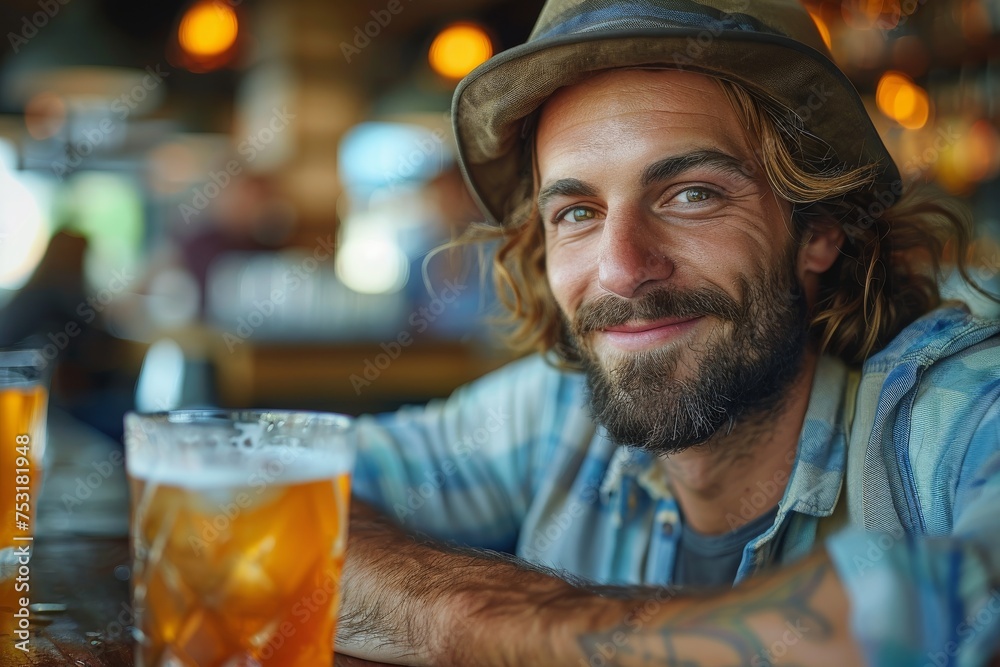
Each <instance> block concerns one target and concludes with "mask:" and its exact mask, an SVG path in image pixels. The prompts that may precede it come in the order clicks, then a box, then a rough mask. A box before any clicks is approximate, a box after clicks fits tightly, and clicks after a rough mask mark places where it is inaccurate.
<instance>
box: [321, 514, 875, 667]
mask: <svg viewBox="0 0 1000 667" xmlns="http://www.w3.org/2000/svg"><path fill="white" fill-rule="evenodd" d="M351 531H352V535H351V541H350V543H349V548H348V559H347V564H346V567H345V580H344V599H343V603H342V611H341V620H340V627H339V629H338V638H337V639H338V644H337V646H338V650H342V651H344V652H346V653H352V654H355V655H360V656H363V657H367V658H370V659H377V660H383V661H390V662H400V663H405V664H412V665H462V666H463V667H475V666H479V665H484V666H485V665H545V666H546V667H559V666H560V665H566V666H567V667H569V666H572V667H579V666H580V665H588V664H589V665H605V664H607V665H622V666H624V667H632V666H639V665H642V666H644V667H648V666H653V665H657V666H659V665H663V666H667V665H682V664H683V665H686V666H689V667H691V666H695V665H706V666H708V665H751V666H756V665H761V666H764V665H783V664H789V665H791V664H796V665H844V664H860V663H861V660H860V657H859V654H858V652H857V649H856V647H855V645H854V642H853V640H852V639H851V637H850V634H849V630H848V611H849V608H848V600H847V596H846V593H845V592H844V590H843V587H842V586H841V584H840V581H839V580H838V578H837V576H836V573H835V572H834V570H833V567H832V566H831V564H830V561H829V559H828V558H827V557H826V555H825V554H817V555H814V556H811V557H810V558H808V559H806V560H805V561H803V562H802V563H799V564H796V565H794V566H792V567H789V568H787V569H784V570H781V571H778V572H775V573H771V574H766V575H763V576H761V577H760V578H758V579H754V580H751V581H749V582H747V583H745V584H743V585H741V586H739V587H737V588H735V589H732V590H726V591H724V592H719V593H714V594H706V595H690V594H688V595H678V594H675V593H673V592H671V591H669V590H667V589H651V588H647V589H589V590H588V589H584V588H582V587H575V586H572V585H570V584H569V583H567V582H566V581H564V580H562V579H559V578H557V577H554V576H550V575H549V574H546V573H544V572H541V571H536V570H533V569H531V568H530V567H528V566H526V565H524V564H520V563H516V562H512V561H507V560H503V559H500V558H486V557H482V556H478V555H472V554H467V553H458V552H451V551H448V550H445V549H442V548H439V547H435V546H432V545H429V544H426V543H421V542H419V541H417V540H415V539H414V538H412V537H410V536H407V535H406V534H404V533H403V532H402V531H400V530H399V529H398V528H396V527H395V526H393V525H392V524H391V523H390V522H388V521H387V520H386V519H383V518H381V517H380V515H378V514H377V513H375V512H374V511H373V510H371V509H369V508H367V507H365V506H363V505H361V504H360V503H359V504H357V507H356V510H355V511H354V513H353V516H352V523H351Z"/></svg>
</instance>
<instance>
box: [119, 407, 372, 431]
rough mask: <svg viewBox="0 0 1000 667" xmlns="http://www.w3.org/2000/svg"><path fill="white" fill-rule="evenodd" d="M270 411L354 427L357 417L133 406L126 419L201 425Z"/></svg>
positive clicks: (310, 412) (314, 412) (317, 412)
mask: <svg viewBox="0 0 1000 667" xmlns="http://www.w3.org/2000/svg"><path fill="white" fill-rule="evenodd" d="M266 415H271V416H273V417H275V418H278V419H280V418H282V417H285V418H289V417H309V418H311V421H314V423H317V424H322V425H326V426H339V427H342V428H348V427H350V426H351V424H352V423H353V421H354V417H352V416H350V415H346V414H342V413H338V412H323V411H320V410H294V409H291V410H288V409H268V408H231V409H230V408H183V409H179V410H159V411H155V412H140V411H137V410H129V411H128V412H126V413H125V420H126V421H131V420H139V421H142V422H147V423H152V424H155V425H157V426H167V425H170V424H190V425H198V424H201V423H206V424H207V423H209V422H208V420H210V419H216V420H224V421H234V422H235V421H245V420H247V418H257V419H260V418H261V417H264V416H266Z"/></svg>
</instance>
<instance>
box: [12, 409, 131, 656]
mask: <svg viewBox="0 0 1000 667" xmlns="http://www.w3.org/2000/svg"><path fill="white" fill-rule="evenodd" d="M123 462H124V459H123V457H122V454H121V445H120V444H118V443H116V442H114V441H112V440H110V439H108V438H106V437H104V436H103V435H102V434H100V433H98V432H96V431H94V430H92V429H89V428H87V427H86V426H84V425H82V424H80V423H79V422H77V421H76V420H73V419H71V418H70V417H68V416H66V415H65V414H63V413H60V412H59V411H57V410H53V411H52V414H51V417H50V419H49V436H48V451H47V452H46V456H45V465H44V478H45V480H44V482H43V488H42V492H41V495H40V497H39V499H38V506H37V510H36V517H37V520H36V526H35V543H34V551H33V554H32V558H31V563H30V575H29V576H30V582H29V583H30V591H29V600H30V602H31V605H30V607H29V610H30V637H29V639H28V641H27V648H28V651H27V652H25V651H21V650H19V649H17V648H16V646H15V644H16V642H18V638H17V637H16V636H14V635H13V634H12V631H13V630H14V629H15V628H13V627H12V624H13V623H14V619H13V617H12V614H11V613H10V612H9V611H7V612H5V613H3V614H2V615H0V665H2V666H3V667H21V666H22V665H24V666H28V665H30V666H32V667H36V666H41V665H45V666H48V665H60V666H61V665H73V666H74V667H131V665H132V650H131V647H130V639H131V636H130V634H129V632H128V630H127V627H128V625H129V624H130V623H131V622H132V617H131V607H130V606H129V576H130V569H129V551H128V538H127V534H128V518H127V517H128V492H127V486H126V483H125V470H124V465H123Z"/></svg>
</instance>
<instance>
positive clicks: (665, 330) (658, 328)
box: [597, 316, 703, 350]
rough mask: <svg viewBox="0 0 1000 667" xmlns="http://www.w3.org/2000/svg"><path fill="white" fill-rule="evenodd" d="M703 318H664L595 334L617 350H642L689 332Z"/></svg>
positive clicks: (625, 325) (627, 324)
mask: <svg viewBox="0 0 1000 667" xmlns="http://www.w3.org/2000/svg"><path fill="white" fill-rule="evenodd" d="M702 317H703V316H697V317H666V318H661V319H657V320H646V321H635V322H627V323H625V324H619V325H616V326H612V327H604V328H602V329H600V330H599V331H598V332H597V333H598V334H599V335H600V337H601V338H603V339H604V340H606V341H608V342H609V343H611V344H612V345H614V346H615V347H617V348H621V349H626V350H644V349H648V348H650V347H654V346H657V345H662V344H663V343H666V342H668V341H671V340H673V339H675V338H677V337H679V336H681V335H683V334H685V333H687V332H688V331H690V330H691V329H692V328H693V327H694V326H695V325H696V324H697V323H698V322H699V321H701V319H702Z"/></svg>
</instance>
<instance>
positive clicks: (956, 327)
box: [864, 306, 1000, 374]
mask: <svg viewBox="0 0 1000 667" xmlns="http://www.w3.org/2000/svg"><path fill="white" fill-rule="evenodd" d="M970 354H987V355H989V354H992V355H997V356H1000V320H997V319H986V318H982V317H978V316H976V315H973V314H971V313H970V312H969V311H968V310H967V309H966V308H964V307H962V306H947V307H943V308H939V309H937V310H933V311H931V312H929V313H927V314H925V315H924V316H922V317H920V318H919V319H917V320H916V321H914V322H913V323H911V324H910V325H909V326H907V327H906V328H904V329H903V330H902V331H900V332H899V334H897V335H896V337H895V338H894V339H893V340H892V341H891V342H890V343H889V344H888V345H886V346H885V348H883V349H882V350H881V351H879V352H878V353H877V354H875V355H874V356H872V357H871V358H869V359H868V360H867V361H866V362H865V365H864V373H865V374H869V373H890V372H891V371H893V370H894V369H897V368H901V367H906V366H914V367H923V368H926V367H929V366H932V365H935V364H940V363H952V364H954V363H956V362H957V361H958V360H960V359H961V358H963V357H965V356H969V355H970Z"/></svg>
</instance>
